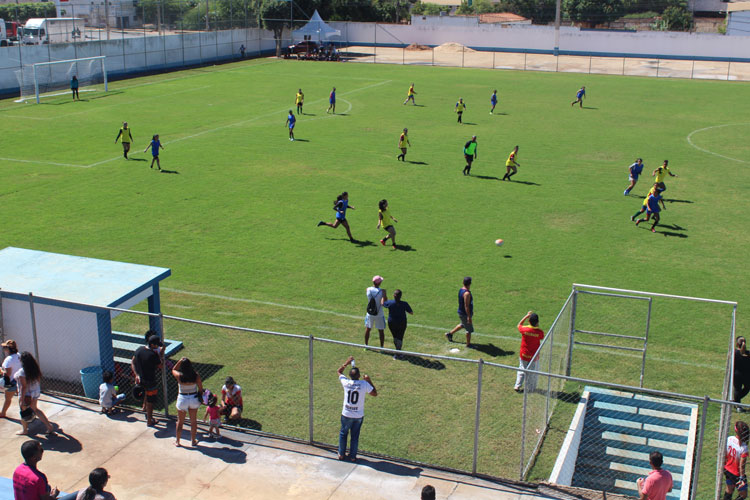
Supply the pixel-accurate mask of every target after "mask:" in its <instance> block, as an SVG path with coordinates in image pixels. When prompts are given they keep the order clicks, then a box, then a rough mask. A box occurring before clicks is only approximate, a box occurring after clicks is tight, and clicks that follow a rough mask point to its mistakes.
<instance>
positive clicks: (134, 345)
mask: <svg viewBox="0 0 750 500" xmlns="http://www.w3.org/2000/svg"><path fill="white" fill-rule="evenodd" d="M144 343H145V339H144V336H143V335H135V334H133V333H125V332H116V331H112V347H113V349H114V352H115V361H116V362H117V363H125V364H130V360H131V359H132V358H133V354H135V350H136V349H138V348H139V347H141V346H142V345H144ZM164 347H166V350H165V351H164V356H166V357H167V358H169V357H170V356H172V355H173V354H176V353H177V352H178V351H179V350H180V349H182V342H180V341H179V340H170V339H164Z"/></svg>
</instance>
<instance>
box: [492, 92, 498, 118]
mask: <svg viewBox="0 0 750 500" xmlns="http://www.w3.org/2000/svg"><path fill="white" fill-rule="evenodd" d="M490 104H492V109H491V110H490V114H493V113H494V112H495V106H497V90H495V91H494V92H492V95H491V96H490Z"/></svg>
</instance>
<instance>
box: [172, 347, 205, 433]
mask: <svg viewBox="0 0 750 500" xmlns="http://www.w3.org/2000/svg"><path fill="white" fill-rule="evenodd" d="M172 376H173V377H174V378H175V380H177V385H178V387H179V394H178V395H177V435H176V436H175V441H174V445H175V446H180V437H181V436H182V426H183V424H184V423H185V416H186V415H187V414H190V441H191V443H192V445H193V446H198V439H197V437H196V436H197V434H198V408H200V406H201V400H200V397H199V395H200V394H201V393H202V392H203V381H202V380H201V376H200V375H198V373H197V372H196V371H195V369H194V368H193V364H192V363H191V362H190V360H189V359H187V358H182V359H181V360H179V361H178V362H177V364H176V365H174V368H172Z"/></svg>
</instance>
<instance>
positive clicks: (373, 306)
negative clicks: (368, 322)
mask: <svg viewBox="0 0 750 500" xmlns="http://www.w3.org/2000/svg"><path fill="white" fill-rule="evenodd" d="M378 295H380V292H378ZM366 310H367V314H369V315H370V316H376V315H377V314H378V304H377V303H376V302H375V297H370V301H369V302H368V303H367V309H366Z"/></svg>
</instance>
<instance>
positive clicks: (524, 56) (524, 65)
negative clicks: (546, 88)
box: [523, 52, 528, 71]
mask: <svg viewBox="0 0 750 500" xmlns="http://www.w3.org/2000/svg"><path fill="white" fill-rule="evenodd" d="M527 55H528V54H527V53H526V52H524V53H523V70H524V71H526V56H527Z"/></svg>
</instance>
